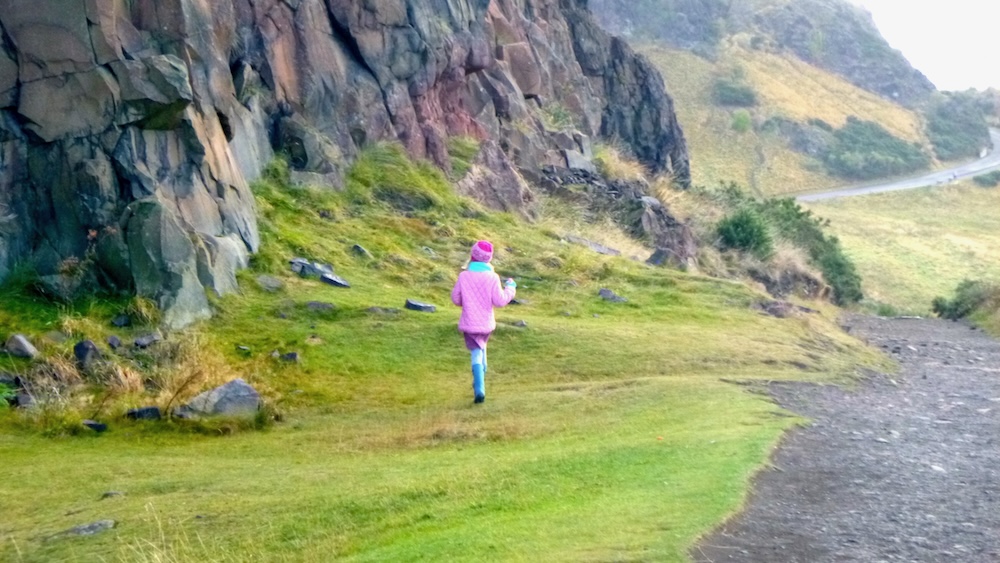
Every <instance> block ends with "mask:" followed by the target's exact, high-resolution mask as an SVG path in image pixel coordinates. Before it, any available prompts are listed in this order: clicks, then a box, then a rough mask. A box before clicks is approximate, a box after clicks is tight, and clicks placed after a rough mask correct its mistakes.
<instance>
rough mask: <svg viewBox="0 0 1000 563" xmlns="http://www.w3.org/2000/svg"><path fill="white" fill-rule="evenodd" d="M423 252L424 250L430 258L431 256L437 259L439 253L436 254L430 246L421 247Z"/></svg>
mask: <svg viewBox="0 0 1000 563" xmlns="http://www.w3.org/2000/svg"><path fill="white" fill-rule="evenodd" d="M421 250H423V251H424V253H425V254H427V255H428V256H430V257H431V258H437V252H434V249H433V248H431V247H429V246H424V247H421Z"/></svg>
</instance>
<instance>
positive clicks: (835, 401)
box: [691, 316, 1000, 563]
mask: <svg viewBox="0 0 1000 563" xmlns="http://www.w3.org/2000/svg"><path fill="white" fill-rule="evenodd" d="M845 326H846V328H847V329H848V330H850V331H852V332H853V333H854V334H856V335H858V336H859V337H860V338H862V339H865V340H867V341H868V342H870V343H872V344H874V345H876V346H881V347H882V348H884V349H885V351H886V353H888V354H891V355H893V356H894V357H896V358H897V359H898V360H899V362H900V364H901V366H902V369H901V371H900V373H898V374H894V375H882V374H879V375H872V376H871V377H869V378H867V379H866V380H865V381H863V382H862V383H860V384H859V385H857V386H856V387H855V388H852V389H847V388H843V387H838V386H831V385H826V386H822V385H808V384H787V383H775V384H772V385H771V386H770V391H771V393H772V395H773V396H774V398H775V400H776V401H777V402H778V403H780V404H781V405H782V406H783V407H785V408H787V409H789V410H792V411H794V412H797V413H800V414H802V415H803V416H806V417H808V418H810V419H811V423H810V424H808V425H806V427H804V428H801V429H798V430H795V431H793V432H791V433H790V435H789V436H788V437H787V439H786V440H785V441H784V442H783V444H782V445H781V447H780V448H779V449H778V451H777V452H776V453H775V455H774V458H773V464H772V468H770V469H768V470H765V471H764V472H762V473H761V474H760V475H759V476H758V477H757V478H756V480H755V484H754V485H755V486H754V489H753V493H752V494H751V497H750V499H749V501H748V504H747V507H746V509H745V511H744V512H743V513H741V514H739V515H738V516H736V517H735V518H733V519H732V520H731V521H730V522H728V523H726V524H725V525H724V526H723V527H721V528H720V529H719V530H717V531H716V532H715V533H713V534H712V535H710V536H708V537H706V538H704V540H703V541H702V542H701V543H700V544H699V545H697V546H696V547H695V548H694V549H693V550H692V553H691V557H692V559H694V560H695V561H697V562H699V563H708V562H712V563H720V562H732V561H752V562H782V563H796V562H801V563H818V562H827V561H829V562H833V561H836V562H842V561H864V562H896V561H934V562H937V561H963V562H997V561H1000V343H998V342H997V341H996V340H995V339H993V338H990V337H989V336H987V335H986V334H984V333H982V332H981V331H979V330H975V329H973V328H971V327H970V326H968V325H965V324H962V323H953V322H948V321H942V320H935V319H906V318H902V319H884V318H878V317H863V316H855V317H850V318H848V319H845Z"/></svg>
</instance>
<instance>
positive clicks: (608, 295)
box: [597, 288, 628, 303]
mask: <svg viewBox="0 0 1000 563" xmlns="http://www.w3.org/2000/svg"><path fill="white" fill-rule="evenodd" d="M597 295H598V296H600V298H601V299H603V300H605V301H609V302H611V303H625V302H627V301H628V299H625V298H624V297H622V296H620V295H618V294H616V293H615V292H614V291H611V290H610V289H607V288H601V290H600V291H598V292H597Z"/></svg>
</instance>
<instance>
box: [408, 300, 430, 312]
mask: <svg viewBox="0 0 1000 563" xmlns="http://www.w3.org/2000/svg"><path fill="white" fill-rule="evenodd" d="M406 308H407V309H409V310H411V311H419V312H421V313H433V312H435V311H437V307H435V306H434V305H431V304H430V303H421V302H420V301H414V300H412V299H407V300H406Z"/></svg>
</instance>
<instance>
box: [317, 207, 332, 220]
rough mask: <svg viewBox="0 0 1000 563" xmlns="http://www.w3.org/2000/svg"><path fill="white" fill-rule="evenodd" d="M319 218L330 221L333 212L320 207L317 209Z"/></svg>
mask: <svg viewBox="0 0 1000 563" xmlns="http://www.w3.org/2000/svg"><path fill="white" fill-rule="evenodd" d="M319 218H320V219H325V220H327V221H332V220H333V213H331V212H330V210H328V209H320V210H319Z"/></svg>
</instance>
